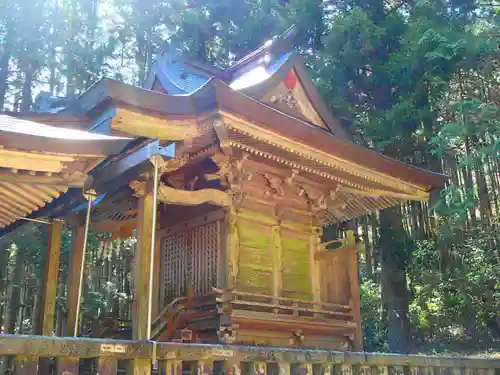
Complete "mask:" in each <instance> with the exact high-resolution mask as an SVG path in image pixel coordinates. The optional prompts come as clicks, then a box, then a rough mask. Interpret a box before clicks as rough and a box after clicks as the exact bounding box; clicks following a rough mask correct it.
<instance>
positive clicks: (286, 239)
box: [282, 231, 313, 300]
mask: <svg viewBox="0 0 500 375" xmlns="http://www.w3.org/2000/svg"><path fill="white" fill-rule="evenodd" d="M282 247H283V250H282V251H283V261H282V262H283V264H282V267H283V297H289V298H299V299H306V300H310V299H313V298H312V283H311V275H310V267H309V239H308V238H307V237H304V236H301V235H298V233H296V232H292V231H283V234H282Z"/></svg>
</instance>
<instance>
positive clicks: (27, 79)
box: [20, 68, 34, 112]
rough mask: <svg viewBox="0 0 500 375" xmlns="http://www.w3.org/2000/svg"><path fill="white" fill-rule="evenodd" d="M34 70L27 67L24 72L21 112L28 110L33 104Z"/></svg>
mask: <svg viewBox="0 0 500 375" xmlns="http://www.w3.org/2000/svg"><path fill="white" fill-rule="evenodd" d="M33 75H34V70H33V69H31V68H28V69H26V71H25V72H24V82H23V91H22V94H21V95H22V96H21V107H20V110H21V112H28V111H29V110H30V109H31V105H32V104H33V97H32V89H33Z"/></svg>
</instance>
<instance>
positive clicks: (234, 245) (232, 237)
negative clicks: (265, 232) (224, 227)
mask: <svg viewBox="0 0 500 375" xmlns="http://www.w3.org/2000/svg"><path fill="white" fill-rule="evenodd" d="M237 222H238V216H237V212H236V207H234V206H232V207H231V208H230V212H229V219H228V239H227V243H228V245H227V255H226V259H227V287H228V289H231V288H235V287H236V286H237V285H238V271H239V264H238V263H239V259H238V258H239V252H240V250H239V248H240V239H239V236H238V225H237Z"/></svg>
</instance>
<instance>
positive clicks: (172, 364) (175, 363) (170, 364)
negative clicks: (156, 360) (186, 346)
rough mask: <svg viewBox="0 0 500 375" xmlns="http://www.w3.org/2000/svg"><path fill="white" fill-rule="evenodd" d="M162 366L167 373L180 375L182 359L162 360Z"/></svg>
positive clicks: (168, 374)
mask: <svg viewBox="0 0 500 375" xmlns="http://www.w3.org/2000/svg"><path fill="white" fill-rule="evenodd" d="M164 366H165V373H166V374H167V375H182V361H179V360H167V361H165V362H164Z"/></svg>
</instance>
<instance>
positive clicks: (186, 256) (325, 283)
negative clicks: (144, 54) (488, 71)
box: [0, 34, 446, 350]
mask: <svg viewBox="0 0 500 375" xmlns="http://www.w3.org/2000/svg"><path fill="white" fill-rule="evenodd" d="M44 103H45V104H44V105H43V106H42V107H43V108H41V110H40V112H31V113H9V114H4V115H1V116H0V140H1V147H0V155H1V157H0V168H1V169H0V228H1V232H0V235H5V234H7V233H8V232H10V231H12V230H14V229H15V228H16V227H18V226H20V225H22V224H23V223H25V222H27V221H30V220H31V221H33V220H35V221H40V222H44V223H48V224H49V225H50V228H51V230H50V233H51V234H50V241H49V245H48V249H47V251H48V256H47V264H46V269H45V280H44V283H43V284H44V291H43V298H42V301H43V314H42V316H41V325H40V327H41V328H40V330H39V332H38V333H39V334H44V335H52V333H53V320H54V309H55V296H56V282H57V270H58V263H59V247H60V239H61V230H62V228H63V226H64V227H65V228H70V229H71V230H72V233H73V235H72V253H71V264H70V267H71V270H70V272H69V275H70V280H68V317H67V328H66V333H65V334H66V336H79V335H82V332H80V331H79V324H78V320H79V318H78V317H79V300H80V296H81V289H82V275H83V267H84V264H83V261H82V259H85V258H84V256H85V249H86V237H87V234H88V231H98V232H108V233H111V236H112V238H119V237H122V238H124V237H129V236H132V235H136V236H137V247H136V251H135V259H134V262H135V265H134V280H133V284H134V289H135V290H134V299H133V303H134V310H133V312H134V313H133V319H132V322H131V327H132V332H131V334H130V335H125V334H123V335H122V334H120V332H118V331H113V330H108V331H106V332H104V331H103V332H101V334H102V335H104V336H106V337H115V338H122V339H134V340H155V341H158V342H161V341H174V342H191V343H233V344H238V345H257V346H279V347H289V348H318V349H335V350H362V340H363V334H362V330H361V322H360V320H361V319H360V296H359V285H358V277H357V265H356V248H357V245H356V241H355V239H354V234H353V233H352V232H346V233H344V235H343V236H341V237H340V238H339V239H338V240H335V241H329V242H322V232H323V228H324V227H325V226H326V225H330V224H342V223H346V222H348V221H350V220H352V219H355V218H357V217H360V216H362V215H365V214H367V213H370V212H373V211H377V210H380V209H384V208H388V207H392V206H395V205H399V204H401V203H402V202H405V201H408V200H420V201H425V200H427V199H428V198H429V194H430V192H431V191H432V190H433V189H436V188H440V187H441V186H442V185H443V184H444V183H445V181H446V176H443V175H440V174H436V173H432V172H429V171H425V170H422V169H419V168H415V167H412V166H409V165H407V164H404V163H401V162H399V161H396V160H393V159H391V158H388V157H385V156H383V155H381V154H379V153H377V152H375V151H373V150H369V149H367V148H363V147H360V146H358V145H356V144H354V143H353V141H352V140H351V139H350V138H349V136H348V135H347V133H346V132H345V131H344V130H343V129H342V127H341V126H340V123H339V121H338V120H337V119H336V118H335V117H334V116H333V115H332V114H331V113H330V112H329V110H328V109H327V106H326V105H325V103H324V102H323V101H322V99H321V97H320V95H319V94H318V92H317V91H316V89H315V88H314V86H313V82H312V81H311V79H310V78H309V77H308V75H307V72H306V68H305V66H304V62H303V61H302V59H301V57H300V56H299V55H298V54H296V53H295V52H293V51H292V49H291V46H290V43H289V41H288V34H284V35H282V36H279V37H276V38H274V39H272V40H270V41H269V42H267V43H266V44H265V45H264V46H263V47H261V48H260V49H258V50H257V51H254V52H253V53H251V54H249V55H248V56H246V57H245V58H243V59H241V60H240V61H237V62H236V63H234V64H233V65H232V66H231V67H230V68H228V69H226V70H220V69H218V68H215V67H212V66H207V65H204V64H202V63H199V62H196V61H192V60H189V59H187V58H184V57H183V56H182V55H181V54H179V53H177V52H175V51H173V52H164V53H163V54H161V55H160V56H159V57H158V58H157V60H156V62H155V63H154V65H153V67H152V69H151V72H150V76H149V78H148V80H147V82H146V85H145V87H143V88H139V87H134V86H131V85H127V84H124V83H120V82H118V81H114V80H110V79H102V80H100V81H99V82H97V83H96V84H95V85H93V86H92V87H91V88H89V89H88V90H87V91H85V92H83V93H82V94H81V95H80V96H79V97H77V98H76V99H74V100H72V101H71V102H69V104H68V103H66V102H64V104H65V105H66V106H63V107H59V106H58V103H57V102H53V103H51V102H50V101H47V102H44ZM43 111H44V112H43Z"/></svg>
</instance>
